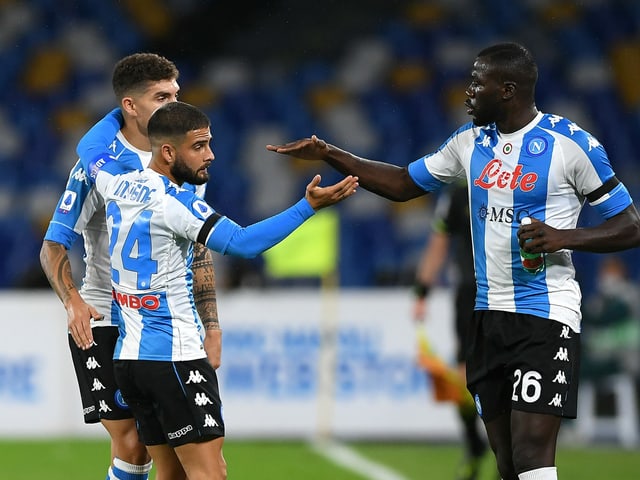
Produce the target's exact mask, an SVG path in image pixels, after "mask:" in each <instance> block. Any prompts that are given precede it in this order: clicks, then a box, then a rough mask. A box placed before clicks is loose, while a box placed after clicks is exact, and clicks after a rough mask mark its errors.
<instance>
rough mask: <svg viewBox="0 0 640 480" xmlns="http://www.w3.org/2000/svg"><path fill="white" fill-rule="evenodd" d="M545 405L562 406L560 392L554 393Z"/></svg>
mask: <svg viewBox="0 0 640 480" xmlns="http://www.w3.org/2000/svg"><path fill="white" fill-rule="evenodd" d="M547 405H551V406H554V407H562V397H561V396H560V394H559V393H556V394H555V395H554V396H553V398H552V399H551V401H550V402H549V403H547Z"/></svg>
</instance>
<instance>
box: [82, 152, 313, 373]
mask: <svg viewBox="0 0 640 480" xmlns="http://www.w3.org/2000/svg"><path fill="white" fill-rule="evenodd" d="M96 162H97V163H94V164H91V163H90V164H89V165H86V170H87V171H90V172H92V176H93V178H95V187H96V190H97V191H98V193H99V194H100V195H101V196H102V198H104V202H105V207H106V220H107V227H108V232H109V253H110V257H111V282H112V286H113V297H114V301H115V304H116V307H117V308H114V309H113V311H112V315H113V316H114V318H117V320H118V325H119V328H120V335H119V338H118V342H117V344H116V348H115V352H114V359H116V360H156V361H186V360H194V359H197V358H204V357H205V356H206V354H205V351H204V346H203V339H204V331H203V327H202V323H201V321H200V318H199V316H198V312H197V310H196V307H195V303H194V299H193V289H192V277H191V272H190V268H189V267H190V264H191V257H192V248H193V242H195V241H197V242H200V243H202V244H204V245H206V246H207V247H208V248H210V249H212V250H215V251H217V252H220V253H223V254H231V255H237V256H246V257H251V256H255V255H258V254H259V253H261V252H263V251H264V250H266V249H267V248H270V247H272V246H273V245H275V244H276V243H278V242H280V241H281V240H283V239H284V238H285V237H286V236H287V235H289V234H290V233H291V232H292V231H293V230H295V229H296V228H297V227H298V226H300V225H301V224H302V223H303V222H304V221H305V220H307V219H308V218H310V217H311V216H312V215H313V214H314V213H315V212H314V210H313V208H312V207H311V205H310V204H309V202H308V201H307V200H306V199H304V198H303V199H302V200H300V201H299V202H298V203H296V204H295V205H293V206H292V207H290V208H289V209H287V210H285V211H283V212H281V213H279V214H277V215H274V216H273V217H270V218H268V219H265V220H263V221H261V222H258V223H255V224H253V225H250V226H248V227H241V226H239V225H238V224H236V223H235V222H233V221H232V220H230V219H229V218H227V217H225V216H222V215H220V214H218V213H217V212H216V211H215V210H214V209H213V208H211V207H210V206H209V205H208V204H207V203H206V202H204V201H203V200H202V199H201V198H199V197H198V196H197V195H195V194H194V193H193V192H191V191H189V190H186V189H183V188H181V187H179V186H178V185H176V184H174V183H172V182H171V181H169V179H168V178H167V177H165V176H163V175H161V174H159V173H157V172H155V171H154V170H151V169H144V170H134V171H131V169H130V168H129V167H127V166H126V165H124V164H122V163H121V162H119V161H113V159H110V158H104V157H103V158H99V159H96Z"/></svg>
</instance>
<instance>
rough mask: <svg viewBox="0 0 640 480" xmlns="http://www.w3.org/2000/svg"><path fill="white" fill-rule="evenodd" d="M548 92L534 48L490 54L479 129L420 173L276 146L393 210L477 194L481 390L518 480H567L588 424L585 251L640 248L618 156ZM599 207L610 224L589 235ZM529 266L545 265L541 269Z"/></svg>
mask: <svg viewBox="0 0 640 480" xmlns="http://www.w3.org/2000/svg"><path fill="white" fill-rule="evenodd" d="M537 80H538V66H537V64H536V62H535V60H534V59H533V56H532V55H531V53H530V52H529V51H528V50H527V49H526V48H524V47H523V46H521V45H519V44H516V43H501V44H496V45H493V46H490V47H488V48H485V49H483V50H482V51H480V52H479V53H478V55H477V57H476V58H475V60H474V63H473V67H472V69H471V82H470V84H469V85H468V87H467V88H466V91H465V94H466V96H467V100H466V101H465V106H466V109H467V113H468V114H469V115H470V116H471V117H472V122H469V123H467V124H465V125H463V126H461V127H460V128H459V129H458V130H457V131H455V132H454V133H453V134H452V135H451V136H450V137H449V139H448V140H446V141H445V143H444V144H442V146H441V147H440V148H439V149H438V150H437V151H435V152H434V153H430V154H427V155H425V156H424V157H422V158H420V159H418V160H416V161H413V162H411V163H410V164H409V165H408V166H406V167H400V166H396V165H394V164H391V163H387V162H380V161H375V160H369V159H365V158H362V157H358V156H356V155H354V154H352V153H350V152H347V151H345V150H342V149H340V148H338V147H336V146H334V145H331V144H328V143H326V142H325V141H323V140H321V139H319V138H318V137H317V136H315V135H313V136H312V137H311V138H304V139H300V140H297V141H293V142H290V143H287V144H284V145H267V149H268V150H270V151H275V152H278V153H282V154H287V155H292V156H295V157H297V158H301V159H310V160H323V161H325V162H327V163H328V164H329V165H331V166H332V167H334V168H335V169H336V170H338V171H339V172H341V173H343V174H353V175H357V176H358V177H359V179H360V185H362V187H363V188H365V189H367V190H370V191H371V192H373V193H376V194H378V195H381V196H383V197H385V198H388V199H390V200H393V201H407V200H410V199H412V198H416V197H419V196H421V195H424V194H426V193H428V192H431V191H436V190H438V189H440V188H441V187H442V186H443V185H446V184H449V183H451V182H455V181H459V180H464V181H466V182H467V184H468V186H469V190H468V194H469V212H470V215H471V234H472V239H473V248H474V265H475V274H476V286H477V293H476V304H475V311H474V316H473V322H472V327H471V328H470V331H469V342H468V345H469V351H468V352H467V356H466V364H467V386H468V389H469V391H470V392H471V394H472V396H473V398H474V401H475V403H476V408H477V410H478V413H479V414H480V416H481V417H482V420H483V422H484V424H485V428H486V430H487V435H488V438H489V444H490V446H491V448H492V450H493V452H494V454H495V457H496V461H497V466H498V470H499V472H500V475H501V476H502V478H503V479H504V480H556V479H557V478H558V473H557V469H556V466H555V456H556V444H557V437H558V432H559V429H560V425H561V420H562V418H575V417H576V411H577V395H578V371H579V364H580V321H581V312H580V300H581V293H580V287H579V285H578V283H577V282H576V281H575V269H574V267H573V263H572V259H571V251H572V250H578V251H588V252H598V253H604V252H613V251H618V250H624V249H628V248H633V247H637V246H638V245H640V218H639V217H638V212H637V211H636V208H635V206H634V205H633V200H632V199H631V196H630V195H629V192H628V191H627V189H626V187H625V186H624V184H623V183H622V182H620V181H619V180H618V178H616V176H615V173H614V171H613V168H612V167H611V164H610V162H609V159H608V157H607V153H606V152H605V150H604V147H603V146H602V145H601V144H600V143H599V142H598V140H597V139H596V138H594V137H593V136H592V135H591V134H589V133H588V132H586V131H584V130H582V129H581V128H580V127H579V126H578V125H576V124H575V123H574V122H572V121H570V120H569V119H566V118H564V117H562V116H560V115H556V114H545V113H543V112H540V111H539V110H538V109H537V107H536V103H535V87H536V83H537ZM585 201H586V202H588V203H589V204H590V205H591V206H592V207H594V208H595V209H596V210H597V211H598V213H599V214H600V215H601V216H602V217H603V218H604V221H603V222H602V223H600V224H599V225H595V226H590V227H585V228H576V226H577V223H578V217H579V214H580V211H581V209H582V207H583V205H584V203H585ZM529 218H532V219H533V220H532V223H530V224H527V223H526V221H525V222H523V219H529ZM523 255H536V256H537V257H538V258H537V264H536V265H535V266H536V268H529V266H531V262H524V263H523V261H522V257H521V256H523Z"/></svg>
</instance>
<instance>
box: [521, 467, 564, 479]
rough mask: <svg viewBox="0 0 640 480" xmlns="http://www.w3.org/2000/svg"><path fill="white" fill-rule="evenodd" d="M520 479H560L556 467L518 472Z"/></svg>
mask: <svg viewBox="0 0 640 480" xmlns="http://www.w3.org/2000/svg"><path fill="white" fill-rule="evenodd" d="M518 478H519V479H520V480H558V470H557V469H556V467H542V468H536V469H535V470H529V471H528V472H522V473H520V474H518Z"/></svg>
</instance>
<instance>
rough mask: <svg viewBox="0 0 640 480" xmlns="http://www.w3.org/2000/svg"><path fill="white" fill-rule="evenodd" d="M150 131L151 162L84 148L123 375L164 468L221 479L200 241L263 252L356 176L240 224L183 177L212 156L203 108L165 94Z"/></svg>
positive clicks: (177, 474)
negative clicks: (199, 303)
mask: <svg viewBox="0 0 640 480" xmlns="http://www.w3.org/2000/svg"><path fill="white" fill-rule="evenodd" d="M148 135H149V139H150V141H151V149H152V158H151V161H150V163H149V167H148V168H145V169H139V168H135V167H132V166H130V165H127V164H125V163H124V162H121V161H118V160H116V159H115V158H114V156H113V155H111V154H110V153H106V154H103V155H99V156H98V157H95V158H89V159H88V160H87V162H84V161H83V159H84V157H81V162H83V165H84V166H85V171H87V172H90V178H91V179H93V180H95V186H96V190H97V191H98V193H99V195H100V196H101V198H103V199H104V202H105V207H106V211H107V216H108V218H109V225H108V226H109V228H108V233H109V242H110V260H111V272H112V275H111V280H112V285H113V292H114V299H115V308H114V310H113V315H114V316H117V317H118V320H119V326H120V336H119V338H118V340H117V344H116V348H115V353H114V372H115V377H116V380H117V383H118V385H119V386H120V388H121V389H122V395H123V397H124V399H125V401H126V402H127V404H128V405H129V406H130V407H131V409H132V411H133V413H134V415H135V418H136V420H137V423H138V428H139V432H140V437H141V438H142V440H143V442H144V443H145V445H147V448H148V450H149V452H150V454H151V457H152V458H153V461H154V463H155V465H156V468H157V470H158V473H160V472H163V478H171V479H172V480H180V479H186V478H189V480H205V479H216V480H218V479H224V478H226V477H227V468H226V462H225V460H224V458H223V455H222V445H223V442H224V434H225V426H224V422H223V419H222V403H221V401H220V395H219V390H218V380H217V376H216V371H215V369H214V368H213V367H212V365H211V363H210V362H209V361H207V358H206V356H207V354H206V352H205V345H203V339H202V327H201V323H200V321H199V318H198V316H197V313H196V312H195V311H194V308H193V303H194V302H193V290H192V285H191V281H190V275H189V272H188V267H189V260H190V256H191V248H192V246H193V245H194V243H195V242H199V243H202V244H204V245H206V247H208V248H209V249H212V250H215V251H217V252H220V253H222V254H228V255H236V256H242V257H253V256H256V255H258V254H260V253H262V252H264V251H265V250H267V249H268V248H271V247H273V246H274V245H276V244H277V243H279V242H280V241H281V240H283V239H284V238H285V237H287V236H288V235H289V234H290V233H292V232H293V231H294V230H295V229H296V228H297V227H299V226H300V225H302V223H304V222H305V221H306V220H307V219H308V218H310V217H311V216H313V215H314V213H315V212H316V211H317V210H319V209H321V208H324V207H327V206H330V205H333V204H335V203H337V202H339V201H341V200H343V199H345V198H348V197H349V196H351V195H353V194H354V193H355V189H356V187H357V186H358V184H357V178H354V177H352V176H348V177H346V178H344V179H343V180H342V181H340V182H338V183H337V184H335V185H331V186H328V187H320V186H319V183H320V175H316V176H315V177H314V178H313V179H312V180H311V182H310V183H309V184H308V185H307V188H306V192H305V196H304V198H303V199H301V200H299V201H298V202H297V203H296V204H294V205H293V206H291V207H289V208H288V209H286V210H285V211H283V212H281V213H279V214H277V215H274V216H272V217H269V218H267V219H265V220H262V221H260V222H258V223H255V224H253V225H250V226H248V227H241V226H240V225H238V224H237V223H235V222H234V221H233V220H231V219H230V218H228V217H226V216H223V215H221V214H220V213H218V212H216V211H215V210H214V209H213V208H211V207H210V206H209V205H208V204H207V203H205V202H204V201H203V200H202V199H201V198H200V197H198V196H197V195H196V194H195V193H193V192H192V191H189V190H185V189H183V188H181V187H182V186H183V185H186V183H187V182H188V183H190V184H191V185H201V184H204V183H205V182H207V181H208V179H209V173H208V169H209V167H210V166H211V164H212V162H213V160H214V158H215V157H214V154H213V151H212V150H211V146H210V142H211V131H210V122H209V119H208V118H207V116H206V115H205V114H204V113H203V112H202V111H200V110H199V109H197V108H196V107H194V106H192V105H189V104H186V103H183V102H171V103H168V104H166V105H163V106H161V107H160V108H158V109H157V110H156V111H155V112H154V113H153V115H152V116H151V118H150V120H149V123H148ZM134 246H135V247H137V248H136V250H135V252H134V250H133V249H134ZM164 473H167V476H166V477H164Z"/></svg>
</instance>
